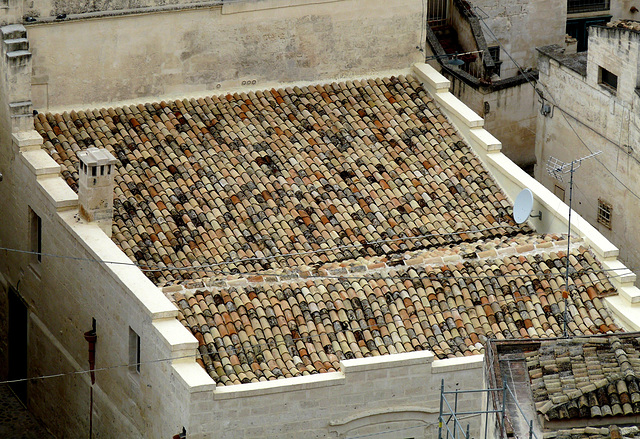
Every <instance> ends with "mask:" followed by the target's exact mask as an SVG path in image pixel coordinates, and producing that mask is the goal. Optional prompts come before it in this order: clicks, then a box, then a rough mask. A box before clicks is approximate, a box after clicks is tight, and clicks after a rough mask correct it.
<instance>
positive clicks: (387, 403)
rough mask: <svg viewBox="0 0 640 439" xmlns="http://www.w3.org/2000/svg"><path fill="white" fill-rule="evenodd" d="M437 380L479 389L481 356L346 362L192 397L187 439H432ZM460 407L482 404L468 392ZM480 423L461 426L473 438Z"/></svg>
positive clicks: (436, 412)
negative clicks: (324, 369) (314, 372)
mask: <svg viewBox="0 0 640 439" xmlns="http://www.w3.org/2000/svg"><path fill="white" fill-rule="evenodd" d="M443 379H444V380H445V381H444V383H445V389H447V390H452V389H456V388H459V389H480V388H482V384H483V356H482V355H476V356H472V357H461V358H454V359H446V360H437V359H435V357H434V355H433V353H432V352H430V351H418V352H410V353H403V354H393V355H383V356H377V357H369V358H361V359H353V360H344V361H342V362H341V363H340V371H339V372H332V373H323V374H317V375H310V376H304V377H298V378H287V379H280V380H275V381H267V382H262V383H255V384H238V385H232V386H227V387H218V388H216V389H215V390H213V391H211V390H205V391H193V393H192V403H191V419H190V425H191V428H190V429H188V431H189V437H195V438H213V437H215V438H219V439H222V438H255V437H260V438H281V437H287V438H324V437H334V438H350V437H361V436H367V435H375V437H377V438H383V439H384V438H397V437H414V438H433V437H437V431H438V422H437V421H438V415H439V412H440V389H441V383H442V380H443ZM458 406H459V407H464V410H465V411H473V410H480V409H481V407H482V401H481V398H477V395H476V394H468V395H466V396H462V397H461V398H460V399H459V401H458ZM229 414H232V415H231V416H229ZM480 418H481V417H479V416H477V417H474V418H470V419H464V425H465V426H466V423H467V422H468V423H469V424H470V428H471V431H472V432H474V434H476V433H478V432H479V431H480V428H481V419H480Z"/></svg>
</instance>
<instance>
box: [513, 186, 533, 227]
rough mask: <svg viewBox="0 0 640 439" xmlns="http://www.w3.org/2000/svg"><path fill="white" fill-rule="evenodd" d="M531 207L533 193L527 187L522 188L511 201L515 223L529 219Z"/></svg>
mask: <svg viewBox="0 0 640 439" xmlns="http://www.w3.org/2000/svg"><path fill="white" fill-rule="evenodd" d="M531 209H533V193H532V192H531V191H530V190H529V189H522V191H521V192H520V193H519V194H518V196H517V197H516V202H515V203H513V219H514V220H515V222H516V223H517V224H522V223H523V222H525V221H526V220H528V219H529V215H530V214H531Z"/></svg>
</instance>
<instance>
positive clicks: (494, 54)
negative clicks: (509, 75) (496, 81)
mask: <svg viewBox="0 0 640 439" xmlns="http://www.w3.org/2000/svg"><path fill="white" fill-rule="evenodd" d="M489 55H490V56H491V59H493V62H494V63H495V65H496V69H495V74H496V75H498V76H500V67H501V66H502V61H500V46H492V47H489Z"/></svg>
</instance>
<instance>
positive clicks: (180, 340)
mask: <svg viewBox="0 0 640 439" xmlns="http://www.w3.org/2000/svg"><path fill="white" fill-rule="evenodd" d="M153 326H154V327H155V328H156V329H157V330H158V332H159V333H160V334H161V335H162V336H163V337H164V338H165V340H167V342H168V343H169V346H170V347H171V351H172V352H177V351H182V350H186V351H188V353H189V354H192V355H193V356H194V357H195V355H196V349H198V340H196V338H195V337H194V336H193V334H191V332H189V330H188V329H187V328H185V327H184V325H183V324H182V323H180V322H179V321H178V320H177V319H175V318H164V319H157V320H154V321H153Z"/></svg>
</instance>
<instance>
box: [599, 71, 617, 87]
mask: <svg viewBox="0 0 640 439" xmlns="http://www.w3.org/2000/svg"><path fill="white" fill-rule="evenodd" d="M598 84H602V85H605V86H607V87H610V88H612V89H613V90H618V76H617V75H614V74H613V73H611V72H610V71H609V70H607V69H605V68H604V67H598Z"/></svg>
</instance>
